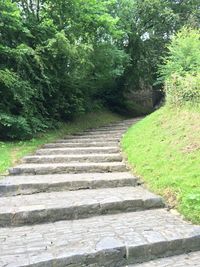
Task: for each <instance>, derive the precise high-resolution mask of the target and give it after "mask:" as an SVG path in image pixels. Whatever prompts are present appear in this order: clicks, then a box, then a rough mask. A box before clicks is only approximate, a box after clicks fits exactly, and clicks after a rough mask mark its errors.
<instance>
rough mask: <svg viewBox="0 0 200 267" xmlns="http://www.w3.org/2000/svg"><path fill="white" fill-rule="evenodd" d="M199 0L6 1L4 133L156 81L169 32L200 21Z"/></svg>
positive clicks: (0, 16) (28, 131)
mask: <svg viewBox="0 0 200 267" xmlns="http://www.w3.org/2000/svg"><path fill="white" fill-rule="evenodd" d="M199 10H200V9H199V5H198V0H185V1H177V0H176V1H175V0H174V1H172V0H165V1H164V0H144V1H140V0H101V1H98V0H59V1H53V0H1V1H0V98H1V100H0V138H4V139H5V138H11V139H13V138H20V139H23V138H29V137H31V136H32V135H34V134H35V133H37V132H39V131H45V130H46V129H47V128H50V127H55V126H56V125H57V124H58V122H59V121H63V120H64V121H65V120H70V119H72V118H73V117H75V116H77V115H78V114H81V113H85V112H88V111H92V110H94V109H99V108H101V106H102V105H105V104H106V105H110V106H112V108H115V107H118V109H119V107H121V108H123V109H125V108H126V100H125V99H124V93H125V92H126V91H129V90H130V89H131V90H139V89H144V88H148V87H151V86H152V85H153V84H154V83H155V81H156V79H157V74H156V73H157V66H158V64H159V63H160V57H161V56H163V54H164V53H165V50H166V49H165V46H166V44H167V43H168V42H169V40H170V37H171V35H172V33H174V32H175V31H177V30H178V29H180V28H181V27H182V26H183V25H185V24H187V23H190V24H192V25H194V26H195V25H197V24H198V22H199Z"/></svg>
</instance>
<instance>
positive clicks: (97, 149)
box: [35, 146, 120, 155]
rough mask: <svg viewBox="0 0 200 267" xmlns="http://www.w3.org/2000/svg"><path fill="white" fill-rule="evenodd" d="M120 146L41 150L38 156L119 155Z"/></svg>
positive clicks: (37, 153)
mask: <svg viewBox="0 0 200 267" xmlns="http://www.w3.org/2000/svg"><path fill="white" fill-rule="evenodd" d="M119 151H120V148H119V146H114V147H89V148H87V147H83V148H78V147H76V148H70V147H69V148H50V149H47V148H46V149H44V148H43V149H39V150H37V151H36V153H35V154H36V155H58V154H62V155H75V154H96V153H98V154H102V153H103V154H105V153H119Z"/></svg>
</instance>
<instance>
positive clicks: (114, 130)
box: [84, 126, 129, 133]
mask: <svg viewBox="0 0 200 267" xmlns="http://www.w3.org/2000/svg"><path fill="white" fill-rule="evenodd" d="M128 128H129V126H124V127H100V128H94V129H87V130H84V132H85V133H88V132H91V133H92V132H118V131H119V132H124V131H127V129H128Z"/></svg>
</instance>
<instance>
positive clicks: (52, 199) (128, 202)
mask: <svg viewBox="0 0 200 267" xmlns="http://www.w3.org/2000/svg"><path fill="white" fill-rule="evenodd" d="M161 207H164V204H163V201H162V198H161V197H158V196H156V195H154V194H152V193H149V192H148V191H146V190H145V189H143V188H141V187H119V188H103V189H93V190H92V189H90V190H79V191H67V192H53V193H39V194H34V195H24V196H15V197H6V198H0V227H10V226H21V225H24V224H35V223H37V224H38V223H46V222H55V221H60V220H75V219H80V218H88V217H92V216H97V215H102V214H115V213H119V212H121V213H122V212H131V211H137V210H146V209H152V208H161Z"/></svg>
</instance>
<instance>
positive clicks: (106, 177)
mask: <svg viewBox="0 0 200 267" xmlns="http://www.w3.org/2000/svg"><path fill="white" fill-rule="evenodd" d="M136 185H137V178H136V177H134V176H133V175H132V174H130V173H129V172H113V173H81V174H53V175H33V176H32V175H30V176H22V175H21V176H6V177H5V178H3V179H1V180H0V197H6V196H12V195H13V196H14V195H27V194H33V193H40V192H54V191H67V190H79V189H96V188H108V187H110V188H112V187H123V186H136Z"/></svg>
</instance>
